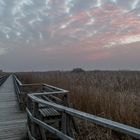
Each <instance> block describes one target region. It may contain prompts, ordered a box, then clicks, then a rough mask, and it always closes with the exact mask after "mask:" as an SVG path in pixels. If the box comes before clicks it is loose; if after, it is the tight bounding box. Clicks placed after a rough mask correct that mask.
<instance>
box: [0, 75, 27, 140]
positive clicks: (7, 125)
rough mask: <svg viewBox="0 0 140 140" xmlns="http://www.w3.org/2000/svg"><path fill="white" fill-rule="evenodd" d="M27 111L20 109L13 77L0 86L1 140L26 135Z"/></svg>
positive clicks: (17, 138) (15, 138) (15, 139)
mask: <svg viewBox="0 0 140 140" xmlns="http://www.w3.org/2000/svg"><path fill="white" fill-rule="evenodd" d="M26 131H27V130H26V113H25V112H22V111H20V110H19V107H18V102H17V98H16V94H15V91H14V83H13V77H12V76H9V78H8V79H7V80H6V81H5V83H3V85H2V86H1V87H0V140H21V139H22V138H23V137H25V136H26Z"/></svg>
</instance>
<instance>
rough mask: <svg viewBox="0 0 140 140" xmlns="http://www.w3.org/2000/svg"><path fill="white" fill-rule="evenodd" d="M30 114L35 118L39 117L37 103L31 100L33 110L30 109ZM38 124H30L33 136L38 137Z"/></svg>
mask: <svg viewBox="0 0 140 140" xmlns="http://www.w3.org/2000/svg"><path fill="white" fill-rule="evenodd" d="M32 115H33V117H35V118H38V117H39V108H38V103H37V102H34V101H33V110H32ZM37 128H38V126H37V124H36V123H34V122H33V125H32V134H33V137H34V138H38V130H37Z"/></svg>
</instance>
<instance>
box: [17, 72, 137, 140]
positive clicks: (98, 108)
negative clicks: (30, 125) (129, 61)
mask: <svg viewBox="0 0 140 140" xmlns="http://www.w3.org/2000/svg"><path fill="white" fill-rule="evenodd" d="M17 75H18V77H19V79H20V80H21V81H22V82H23V83H40V82H41V83H47V84H51V85H54V86H58V87H61V88H64V89H67V90H69V91H70V93H69V100H70V104H71V106H72V107H74V108H76V109H79V110H82V111H85V112H88V113H91V114H94V115H97V116H102V117H105V118H108V119H111V120H114V121H118V122H121V123H124V124H127V125H131V126H133V127H137V128H140V72H138V71H86V72H85V71H83V72H79V71H74V72H61V71H54V72H26V73H23V72H22V73H17ZM77 122H79V130H80V132H81V136H79V138H78V139H83V140H86V139H87V140H88V139H93V140H94V139H97V140H111V139H114V140H131V139H132V138H131V137H129V136H124V135H122V134H119V133H117V132H113V131H111V130H107V129H105V128H102V127H99V126H96V125H94V124H89V123H87V122H84V121H81V120H78V121H77ZM81 126H84V128H81Z"/></svg>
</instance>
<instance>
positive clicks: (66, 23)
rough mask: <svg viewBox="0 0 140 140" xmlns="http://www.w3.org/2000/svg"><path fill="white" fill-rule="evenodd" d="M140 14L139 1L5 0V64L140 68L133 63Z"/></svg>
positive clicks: (0, 14) (1, 43)
mask: <svg viewBox="0 0 140 140" xmlns="http://www.w3.org/2000/svg"><path fill="white" fill-rule="evenodd" d="M139 13H140V0H123V1H122V0H86V1H85V0H59V1H58V0H39V1H38V0H12V1H11V0H0V18H1V21H0V64H1V67H3V68H4V69H6V70H14V71H15V70H32V69H37V70H43V69H44V70H45V69H46V70H48V69H49V70H51V69H69V68H72V67H76V66H78V65H79V66H83V67H85V68H87V69H94V68H95V69H96V68H101V69H102V68H103V69H114V68H116V69H121V68H122V69H129V68H131V69H132V68H134V69H140V67H138V66H137V65H138V64H139V62H137V65H136V66H133V64H132V63H131V64H129V63H128V62H131V61H137V60H138V59H140V57H138V56H137V54H138V52H140V49H139V45H138V44H139V43H140V26H139V25H140V14H139ZM132 49H133V55H134V56H133V55H131V52H132ZM120 52H121V53H120ZM126 52H127V53H126ZM34 54H35V55H34ZM121 54H122V55H121ZM120 55H121V56H120ZM129 56H130V57H129ZM132 56H133V57H132ZM136 56H137V57H136ZM125 57H127V61H124V62H123V61H122V62H120V61H119V58H121V59H124V58H125ZM110 59H112V61H110ZM17 64H18V65H17Z"/></svg>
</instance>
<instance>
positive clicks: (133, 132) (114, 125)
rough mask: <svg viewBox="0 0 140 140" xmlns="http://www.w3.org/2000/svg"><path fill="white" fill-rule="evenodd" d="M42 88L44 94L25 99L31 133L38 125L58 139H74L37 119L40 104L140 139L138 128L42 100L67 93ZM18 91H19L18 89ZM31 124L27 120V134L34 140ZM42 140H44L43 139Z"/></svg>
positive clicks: (53, 88)
mask: <svg viewBox="0 0 140 140" xmlns="http://www.w3.org/2000/svg"><path fill="white" fill-rule="evenodd" d="M15 79H16V81H17V82H18V85H19V86H28V84H25V85H24V84H23V85H22V83H21V82H20V81H19V80H18V79H17V78H15ZM29 86H31V84H29ZM42 86H43V89H44V92H42V93H30V94H28V95H27V98H28V100H27V101H28V103H27V108H26V111H27V116H28V117H27V118H28V119H30V120H31V122H32V123H33V124H32V125H33V131H35V125H38V126H40V127H42V128H43V129H45V130H48V131H50V132H51V133H52V134H54V135H56V136H57V137H59V138H60V139H64V140H73V139H74V138H73V137H71V136H70V135H69V134H67V132H66V131H65V132H62V131H60V130H58V129H56V128H54V127H52V126H50V125H49V124H47V123H45V121H43V120H42V119H40V118H39V117H38V112H39V104H41V105H44V106H48V107H51V108H54V109H55V110H57V111H59V112H61V113H62V114H66V116H73V117H76V118H80V119H83V120H86V121H89V122H92V123H95V124H97V125H100V126H103V127H106V128H109V129H111V130H115V131H118V132H121V133H123V134H126V135H130V136H132V137H134V138H137V139H140V129H138V128H134V127H131V126H128V125H125V124H122V123H118V122H115V121H112V120H109V119H105V118H102V117H98V116H95V115H91V114H89V113H85V112H82V111H79V110H76V109H74V108H70V107H68V106H64V105H61V104H57V103H54V102H50V101H49V100H45V99H44V98H41V97H42V96H54V95H59V94H63V95H65V94H66V95H67V93H68V92H69V91H67V90H64V89H60V88H57V87H54V86H50V85H46V84H42ZM19 90H20V88H19ZM31 103H32V106H31ZM31 108H32V109H31ZM31 122H30V121H29V120H27V124H28V134H29V136H30V139H34V140H35V139H36V138H35V137H34V134H35V132H31V130H30V127H29V126H30V125H31V124H30V123H31ZM32 125H31V126H32ZM31 128H32V127H31ZM33 133H34V134H33ZM43 140H45V139H43Z"/></svg>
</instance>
